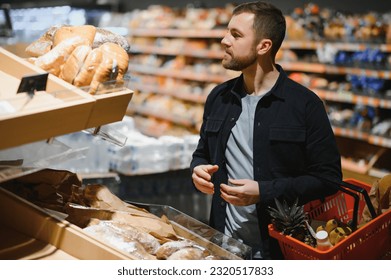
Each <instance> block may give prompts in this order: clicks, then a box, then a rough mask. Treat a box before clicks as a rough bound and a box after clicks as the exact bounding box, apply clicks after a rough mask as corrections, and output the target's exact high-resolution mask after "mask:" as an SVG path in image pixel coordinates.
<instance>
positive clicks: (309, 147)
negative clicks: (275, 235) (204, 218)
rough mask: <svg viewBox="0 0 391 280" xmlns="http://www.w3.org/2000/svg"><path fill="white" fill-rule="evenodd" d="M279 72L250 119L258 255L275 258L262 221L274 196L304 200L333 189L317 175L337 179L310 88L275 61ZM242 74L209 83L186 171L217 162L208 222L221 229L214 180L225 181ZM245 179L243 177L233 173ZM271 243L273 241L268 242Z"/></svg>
mask: <svg viewBox="0 0 391 280" xmlns="http://www.w3.org/2000/svg"><path fill="white" fill-rule="evenodd" d="M277 67H278V70H279V71H280V76H279V78H278V80H277V82H276V84H275V86H274V87H273V88H272V89H271V90H270V92H268V93H267V94H266V95H265V96H264V97H263V98H262V99H261V100H260V101H259V103H258V106H257V109H256V113H255V120H254V141H253V142H254V147H253V152H254V159H253V166H254V179H255V180H256V181H258V183H259V190H260V202H259V203H258V204H257V213H258V219H259V224H260V227H261V235H262V236H260V238H262V242H263V243H264V252H263V253H264V255H265V256H268V254H269V253H271V257H272V258H279V256H280V255H279V253H280V252H278V251H279V249H278V246H277V245H276V244H275V240H273V239H272V240H271V242H272V243H273V244H270V246H272V247H270V249H269V236H268V229H267V225H268V224H269V223H270V217H269V215H268V214H267V211H266V210H267V206H268V205H274V198H278V199H280V200H281V201H282V199H285V200H287V201H288V202H293V201H294V200H295V198H296V197H298V198H299V201H300V203H306V202H308V201H311V200H315V199H322V198H324V197H325V196H328V195H331V194H333V193H335V192H336V188H335V186H334V185H332V184H329V183H327V182H326V181H324V180H321V179H319V177H318V176H321V177H328V178H333V179H334V180H337V181H338V180H339V181H340V180H341V178H342V173H341V163H340V154H339V152H338V148H337V145H336V141H335V138H334V134H333V131H332V128H331V125H330V122H329V119H328V117H327V114H326V111H325V107H324V104H323V102H322V100H321V99H320V98H319V97H318V96H317V95H316V94H315V93H313V92H312V91H310V90H309V89H307V88H305V87H304V86H302V85H300V84H298V83H296V82H294V81H293V80H291V79H289V78H288V77H287V75H286V73H285V72H284V71H283V70H282V68H281V67H280V66H279V65H277ZM242 89H243V77H242V76H239V77H237V78H234V79H231V80H229V81H227V82H224V83H222V84H220V85H218V86H217V87H215V88H214V89H213V90H212V92H211V93H210V94H209V96H208V98H207V100H206V103H205V108H204V116H203V124H202V126H201V132H200V140H199V143H198V146H197V149H196V150H195V152H194V153H193V159H192V162H191V166H190V169H191V172H192V171H193V169H194V167H195V166H197V165H200V164H217V165H218V166H219V170H218V171H217V172H216V173H215V174H214V175H213V177H212V182H213V183H214V186H215V193H214V195H213V200H212V209H211V216H210V225H211V226H212V227H214V228H216V229H217V230H219V231H221V232H224V221H225V206H226V203H225V202H224V200H222V199H221V197H220V187H219V186H220V184H221V183H227V179H228V176H227V169H226V163H225V161H226V159H225V149H226V146H227V141H228V137H229V135H230V131H231V129H232V128H233V126H234V125H235V123H236V121H237V120H238V118H239V115H240V113H241V110H242V108H241V101H240V100H241V98H242V97H243V96H244V94H245V93H244V91H243V90H242ZM237 179H246V178H237ZM274 246H277V247H276V248H274Z"/></svg>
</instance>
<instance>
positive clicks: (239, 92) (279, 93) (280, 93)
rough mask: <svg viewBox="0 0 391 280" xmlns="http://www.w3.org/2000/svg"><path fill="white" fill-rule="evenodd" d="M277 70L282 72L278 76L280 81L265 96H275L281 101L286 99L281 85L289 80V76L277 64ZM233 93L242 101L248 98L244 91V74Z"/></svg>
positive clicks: (236, 82) (235, 85) (239, 78)
mask: <svg viewBox="0 0 391 280" xmlns="http://www.w3.org/2000/svg"><path fill="white" fill-rule="evenodd" d="M276 68H277V70H278V72H280V75H279V76H278V79H277V81H276V83H275V84H274V86H273V87H272V89H271V90H270V91H269V92H268V93H266V94H265V96H269V95H275V96H276V97H277V98H279V99H284V92H283V91H282V90H280V88H281V85H282V84H283V82H284V80H285V79H286V78H287V75H286V73H285V71H284V70H283V69H282V67H281V66H280V65H279V64H276ZM231 92H232V93H233V94H234V95H235V96H236V97H237V98H238V99H241V98H243V97H245V96H246V92H245V91H244V86H243V74H241V75H240V76H239V77H238V78H237V79H236V81H235V83H234V85H233V87H232V90H231Z"/></svg>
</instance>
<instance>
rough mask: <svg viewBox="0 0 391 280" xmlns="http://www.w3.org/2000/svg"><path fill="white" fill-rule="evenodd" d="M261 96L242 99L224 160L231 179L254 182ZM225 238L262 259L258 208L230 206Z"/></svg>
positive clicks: (248, 96)
mask: <svg viewBox="0 0 391 280" xmlns="http://www.w3.org/2000/svg"><path fill="white" fill-rule="evenodd" d="M261 98H262V96H252V95H247V96H245V97H244V98H242V113H241V114H240V116H239V119H238V121H237V122H236V124H235V126H234V127H233V128H232V131H231V134H230V136H229V139H228V144H227V149H226V151H225V156H226V159H227V169H228V177H229V178H232V179H254V174H253V129H254V115H255V109H256V106H257V104H258V101H259V100H260V99H261ZM226 209H227V210H226V211H227V217H226V220H225V234H227V235H228V236H231V237H233V238H235V239H237V240H240V241H242V242H244V243H245V244H247V245H249V246H251V247H252V248H253V257H254V258H259V257H260V252H259V250H260V248H261V244H260V240H261V239H260V231H259V224H258V218H257V213H256V207H255V204H252V205H248V206H234V205H231V204H228V205H227V208H226Z"/></svg>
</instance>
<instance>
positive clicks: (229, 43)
mask: <svg viewBox="0 0 391 280" xmlns="http://www.w3.org/2000/svg"><path fill="white" fill-rule="evenodd" d="M253 22H254V14H251V13H241V14H238V15H234V16H233V17H232V18H231V20H230V22H229V24H228V29H227V33H226V35H225V36H224V38H223V39H222V40H221V44H222V45H223V48H224V50H225V53H224V57H223V60H222V64H223V67H224V68H226V69H230V70H235V71H243V70H245V69H246V68H248V67H250V66H252V65H254V64H255V63H256V62H257V53H256V45H255V43H254V42H255V34H254V28H253Z"/></svg>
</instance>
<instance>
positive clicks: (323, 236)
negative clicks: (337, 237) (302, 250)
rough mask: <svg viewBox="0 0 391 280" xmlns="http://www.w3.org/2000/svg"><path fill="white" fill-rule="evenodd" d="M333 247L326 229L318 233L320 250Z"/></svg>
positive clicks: (317, 244) (317, 245) (318, 247)
mask: <svg viewBox="0 0 391 280" xmlns="http://www.w3.org/2000/svg"><path fill="white" fill-rule="evenodd" d="M330 247H331V243H330V241H329V234H328V233H327V231H325V230H320V231H318V232H317V233H316V248H317V249H318V250H320V251H326V250H328V249H329V248H330Z"/></svg>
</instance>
